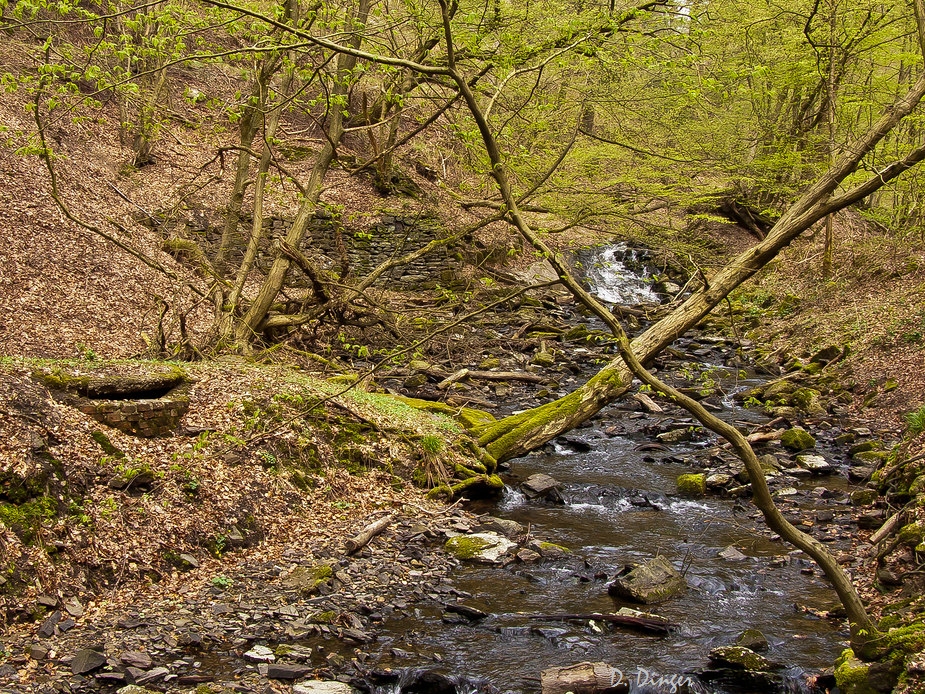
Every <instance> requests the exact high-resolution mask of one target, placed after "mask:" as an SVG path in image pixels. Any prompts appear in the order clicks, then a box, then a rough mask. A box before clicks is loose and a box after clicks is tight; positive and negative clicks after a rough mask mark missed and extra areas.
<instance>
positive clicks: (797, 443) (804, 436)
mask: <svg viewBox="0 0 925 694" xmlns="http://www.w3.org/2000/svg"><path fill="white" fill-rule="evenodd" d="M780 442H781V445H782V446H783V447H784V448H789V449H790V450H791V451H805V450H806V449H807V448H812V447H813V446H815V445H816V439H815V438H813V435H812V434H810V433H809V432H808V431H806V429H804V428H803V427H793V428H792V429H788V430H787V431H785V432H784V433H783V434H781V437H780Z"/></svg>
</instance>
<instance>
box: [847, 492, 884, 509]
mask: <svg viewBox="0 0 925 694" xmlns="http://www.w3.org/2000/svg"><path fill="white" fill-rule="evenodd" d="M878 496H879V495H878V494H877V490H876V489H855V490H854V491H853V492H851V505H852V506H869V505H870V504H872V503H874V502H875V501H876V500H877V497H878Z"/></svg>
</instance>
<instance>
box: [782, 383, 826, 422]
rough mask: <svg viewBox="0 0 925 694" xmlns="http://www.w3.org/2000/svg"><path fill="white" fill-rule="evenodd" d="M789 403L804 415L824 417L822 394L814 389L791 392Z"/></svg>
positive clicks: (800, 389)
mask: <svg viewBox="0 0 925 694" xmlns="http://www.w3.org/2000/svg"><path fill="white" fill-rule="evenodd" d="M790 401H791V403H793V405H794V406H796V407H798V408H800V409H801V410H802V411H803V412H805V413H806V414H810V415H824V414H825V413H826V409H825V407H824V406H823V405H822V393H820V392H819V391H818V390H816V389H815V388H799V389H797V390H795V391H793V395H791V396H790Z"/></svg>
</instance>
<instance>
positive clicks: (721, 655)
mask: <svg viewBox="0 0 925 694" xmlns="http://www.w3.org/2000/svg"><path fill="white" fill-rule="evenodd" d="M710 661H711V662H713V663H715V664H716V665H719V666H720V667H727V668H732V669H734V670H750V671H752V672H767V671H768V670H776V669H778V668H780V667H781V665H780V663H775V662H774V661H772V660H768V659H767V658H765V657H764V656H763V655H759V654H758V653H755V651H753V650H752V649H751V648H746V647H745V646H721V647H719V648H714V649H713V650H712V651H710Z"/></svg>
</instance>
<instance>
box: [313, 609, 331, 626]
mask: <svg viewBox="0 0 925 694" xmlns="http://www.w3.org/2000/svg"><path fill="white" fill-rule="evenodd" d="M336 619H337V612H335V611H334V610H327V611H326V612H315V613H314V614H311V615H309V617H308V623H309V624H333V623H334V621H335V620H336Z"/></svg>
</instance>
